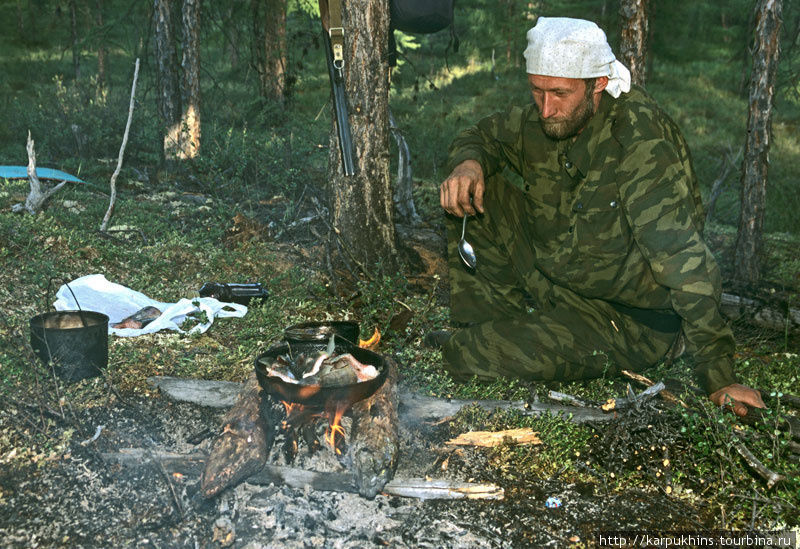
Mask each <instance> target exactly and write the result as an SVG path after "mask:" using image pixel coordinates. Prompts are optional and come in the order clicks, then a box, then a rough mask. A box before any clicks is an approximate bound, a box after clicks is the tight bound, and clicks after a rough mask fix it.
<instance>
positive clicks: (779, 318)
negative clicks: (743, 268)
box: [720, 293, 800, 332]
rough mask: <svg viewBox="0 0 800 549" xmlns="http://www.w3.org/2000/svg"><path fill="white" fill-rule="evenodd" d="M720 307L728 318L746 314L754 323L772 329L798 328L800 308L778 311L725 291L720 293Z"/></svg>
mask: <svg viewBox="0 0 800 549" xmlns="http://www.w3.org/2000/svg"><path fill="white" fill-rule="evenodd" d="M720 308H721V310H722V312H723V314H724V315H725V316H727V317H728V318H732V319H737V318H739V317H741V316H747V317H748V318H751V319H752V320H753V322H755V323H756V324H758V325H760V326H764V327H766V328H770V329H773V330H778V331H781V332H782V331H795V330H798V329H800V309H794V308H792V307H787V308H786V311H779V310H776V309H772V308H769V307H768V306H767V305H766V304H764V303H762V302H760V301H758V300H756V299H750V298H747V297H740V296H738V295H732V294H725V293H724V294H722V300H721V302H720Z"/></svg>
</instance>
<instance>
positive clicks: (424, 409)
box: [400, 391, 614, 424]
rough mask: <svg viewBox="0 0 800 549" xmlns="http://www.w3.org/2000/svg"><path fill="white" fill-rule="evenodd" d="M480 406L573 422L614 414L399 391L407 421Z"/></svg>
mask: <svg viewBox="0 0 800 549" xmlns="http://www.w3.org/2000/svg"><path fill="white" fill-rule="evenodd" d="M472 405H475V406H480V407H481V408H483V409H484V410H487V411H489V412H493V411H495V410H514V411H516V412H519V413H520V414H522V415H525V416H541V415H545V414H551V415H554V416H560V417H562V418H563V419H566V420H569V421H571V422H573V423H588V422H603V421H612V420H613V419H614V416H613V414H604V413H603V412H602V411H601V410H599V409H597V408H581V407H577V406H562V405H560V404H550V403H547V402H526V401H524V400H516V401H511V400H458V399H449V398H436V397H429V396H423V395H418V394H416V393H412V392H410V391H401V392H400V420H401V421H403V422H405V423H407V424H414V423H419V422H423V421H431V420H434V421H435V420H438V419H441V418H446V417H449V416H454V415H456V414H457V413H458V412H459V410H461V409H462V408H463V407H464V406H472Z"/></svg>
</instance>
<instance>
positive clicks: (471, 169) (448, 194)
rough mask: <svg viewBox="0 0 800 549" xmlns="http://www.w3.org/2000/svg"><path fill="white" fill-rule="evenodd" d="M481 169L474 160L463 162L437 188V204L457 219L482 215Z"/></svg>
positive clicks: (482, 187)
mask: <svg viewBox="0 0 800 549" xmlns="http://www.w3.org/2000/svg"><path fill="white" fill-rule="evenodd" d="M484 189H485V187H484V184H483V169H482V168H481V165H480V164H479V163H478V162H477V161H475V160H465V161H463V162H462V163H461V164H459V165H458V166H456V167H455V169H454V170H453V172H452V173H451V174H450V175H449V176H447V179H445V180H444V183H442V184H441V186H440V187H439V203H440V204H441V205H442V208H444V209H445V210H446V211H447V212H449V213H451V214H453V215H456V216H458V217H461V216H463V215H464V214H469V215H475V212H476V210H477V211H478V212H480V213H483V191H484Z"/></svg>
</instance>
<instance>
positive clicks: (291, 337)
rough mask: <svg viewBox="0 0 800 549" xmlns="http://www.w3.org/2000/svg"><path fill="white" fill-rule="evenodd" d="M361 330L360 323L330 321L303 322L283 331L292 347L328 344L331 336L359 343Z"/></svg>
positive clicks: (284, 336)
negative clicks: (304, 344) (305, 344)
mask: <svg viewBox="0 0 800 549" xmlns="http://www.w3.org/2000/svg"><path fill="white" fill-rule="evenodd" d="M359 334H360V329H359V327H358V322H353V321H352V320H329V321H324V322H301V323H300V324H294V325H293V326H289V327H288V328H286V329H285V330H284V331H283V338H284V339H285V340H286V341H287V342H288V343H289V344H291V345H294V344H295V343H303V342H308V341H312V342H323V343H328V340H329V339H330V337H331V335H337V336H341V337H343V338H345V339H346V340H347V341H349V342H350V343H354V344H356V343H358V336H359Z"/></svg>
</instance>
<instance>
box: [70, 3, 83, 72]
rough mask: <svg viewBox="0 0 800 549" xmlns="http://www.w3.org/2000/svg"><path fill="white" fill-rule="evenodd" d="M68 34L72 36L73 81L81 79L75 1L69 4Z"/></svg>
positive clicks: (76, 5)
mask: <svg viewBox="0 0 800 549" xmlns="http://www.w3.org/2000/svg"><path fill="white" fill-rule="evenodd" d="M69 21H70V25H69V28H70V34H71V35H72V67H73V70H74V71H75V80H78V79H79V78H80V77H81V52H80V48H79V47H78V3H77V1H76V0H70V2H69Z"/></svg>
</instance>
